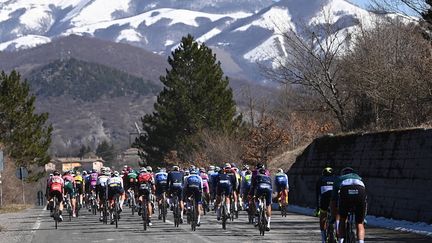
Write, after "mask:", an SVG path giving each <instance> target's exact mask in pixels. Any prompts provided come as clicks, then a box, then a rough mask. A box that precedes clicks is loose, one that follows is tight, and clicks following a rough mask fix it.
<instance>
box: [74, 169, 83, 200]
mask: <svg viewBox="0 0 432 243" xmlns="http://www.w3.org/2000/svg"><path fill="white" fill-rule="evenodd" d="M74 179H75V183H76V189H77V194H78V208H81V207H82V203H83V195H84V183H85V182H84V179H83V177H82V176H81V173H80V172H79V171H77V172H76V174H75V177H74Z"/></svg>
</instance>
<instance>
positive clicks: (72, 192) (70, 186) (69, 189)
mask: <svg viewBox="0 0 432 243" xmlns="http://www.w3.org/2000/svg"><path fill="white" fill-rule="evenodd" d="M64 189H65V190H64V192H65V194H69V196H70V198H75V193H76V192H75V189H74V188H73V184H72V182H71V183H68V184H65V186H64Z"/></svg>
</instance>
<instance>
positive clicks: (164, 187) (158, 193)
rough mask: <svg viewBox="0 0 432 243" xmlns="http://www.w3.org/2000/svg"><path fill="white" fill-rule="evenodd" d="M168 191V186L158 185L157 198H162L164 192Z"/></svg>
mask: <svg viewBox="0 0 432 243" xmlns="http://www.w3.org/2000/svg"><path fill="white" fill-rule="evenodd" d="M166 191H167V184H156V192H155V194H156V196H158V197H159V196H161V195H162V194H163V193H164V192H166Z"/></svg>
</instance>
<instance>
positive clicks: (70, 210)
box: [64, 194, 73, 222]
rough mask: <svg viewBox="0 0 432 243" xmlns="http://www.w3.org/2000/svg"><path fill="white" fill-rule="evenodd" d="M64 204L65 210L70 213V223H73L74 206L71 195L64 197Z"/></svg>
mask: <svg viewBox="0 0 432 243" xmlns="http://www.w3.org/2000/svg"><path fill="white" fill-rule="evenodd" d="M64 199H65V200H64V204H65V206H66V207H65V208H66V212H67V213H68V215H69V222H70V221H72V214H73V212H72V204H71V202H70V196H69V194H67V195H66V197H64Z"/></svg>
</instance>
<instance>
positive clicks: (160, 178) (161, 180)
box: [155, 172, 168, 185]
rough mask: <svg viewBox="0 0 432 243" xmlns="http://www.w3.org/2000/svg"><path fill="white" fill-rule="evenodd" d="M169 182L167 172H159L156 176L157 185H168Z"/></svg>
mask: <svg viewBox="0 0 432 243" xmlns="http://www.w3.org/2000/svg"><path fill="white" fill-rule="evenodd" d="M167 182H168V173H166V172H158V173H156V174H155V183H156V184H157V185H158V184H167Z"/></svg>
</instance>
